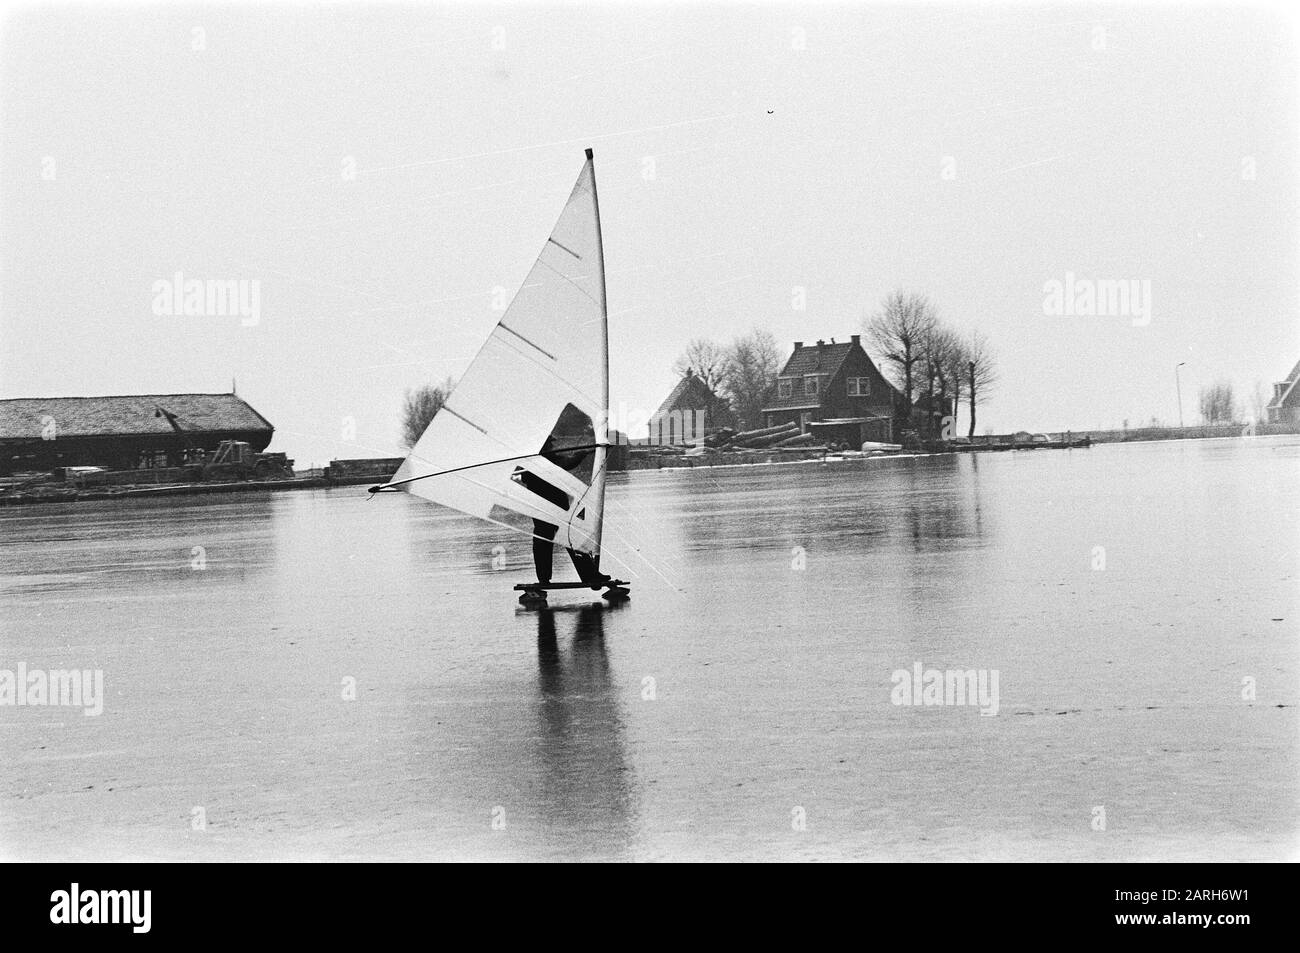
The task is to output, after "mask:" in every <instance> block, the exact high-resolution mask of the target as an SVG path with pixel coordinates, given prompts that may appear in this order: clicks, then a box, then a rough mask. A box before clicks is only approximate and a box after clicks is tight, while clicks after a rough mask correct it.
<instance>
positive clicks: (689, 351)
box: [673, 338, 727, 391]
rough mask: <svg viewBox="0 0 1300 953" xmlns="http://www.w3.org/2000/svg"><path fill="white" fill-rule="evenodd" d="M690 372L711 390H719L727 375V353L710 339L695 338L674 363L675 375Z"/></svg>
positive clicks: (680, 375)
mask: <svg viewBox="0 0 1300 953" xmlns="http://www.w3.org/2000/svg"><path fill="white" fill-rule="evenodd" d="M687 371H690V372H691V373H692V374H694V375H695V376H696V377H698V378H699V379H700V381H701V382H702V383H704V384H705V386H707V387H708V388H709V389H710V390H715V391H716V390H717V389H718V387H719V386H720V385H721V384H722V381H723V379H724V378H725V377H726V375H727V352H726V351H725V350H723V349H722V348H721V347H720V346H719V345H717V344H715V343H714V342H713V341H711V340H709V339H708V338H695V339H693V340H692V341H691V343H690V344H688V345H686V350H684V351H682V353H681V355H680V356H679V357H678V358H677V360H676V361H674V362H673V373H674V374H676V375H677V376H678V377H685V376H686V372H687Z"/></svg>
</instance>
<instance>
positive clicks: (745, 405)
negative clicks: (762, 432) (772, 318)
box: [722, 328, 781, 428]
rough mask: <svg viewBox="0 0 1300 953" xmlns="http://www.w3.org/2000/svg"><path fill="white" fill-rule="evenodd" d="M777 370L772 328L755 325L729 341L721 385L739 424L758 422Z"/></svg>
mask: <svg viewBox="0 0 1300 953" xmlns="http://www.w3.org/2000/svg"><path fill="white" fill-rule="evenodd" d="M780 370H781V351H780V350H779V348H778V347H777V343H776V338H775V337H773V336H772V332H771V331H765V330H763V329H761V328H756V329H754V330H753V331H751V332H749V334H745V335H742V336H741V337H738V338H736V340H735V341H733V342H732V344H731V347H730V348H728V350H727V367H726V374H725V377H724V379H723V382H722V388H723V391H724V392H725V394H726V396H727V398H728V399H729V400H730V402H731V409H732V411H733V412H734V413H735V415H736V417H737V418H738V419H739V421H740V425H741V426H742V427H745V428H751V427H756V426H758V425H759V418H760V416H761V414H762V410H763V404H764V403H766V402H767V401H768V399H770V397H771V396H772V391H773V390H774V389H775V387H776V375H777V374H778V373H780Z"/></svg>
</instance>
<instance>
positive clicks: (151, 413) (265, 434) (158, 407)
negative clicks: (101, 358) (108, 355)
mask: <svg viewBox="0 0 1300 953" xmlns="http://www.w3.org/2000/svg"><path fill="white" fill-rule="evenodd" d="M274 432H275V428H274V427H272V426H271V423H270V421H268V420H267V419H266V418H265V417H263V416H262V415H261V414H259V413H258V412H257V411H255V410H254V409H253V408H252V407H250V406H249V405H248V403H247V402H246V401H244V400H243V399H241V398H240V397H238V396H236V395H235V394H233V393H231V394H141V395H137V396H129V397H22V398H16V399H10V400H0V474H3V475H7V474H12V473H15V472H19V471H39V470H52V469H54V468H55V467H64V466H97V467H104V468H106V469H110V470H128V469H134V468H136V467H140V466H180V465H181V464H183V463H184V462H185V457H186V453H187V451H192V450H215V449H216V448H217V445H218V444H220V443H221V441H223V440H242V441H244V442H246V443H248V444H250V445H251V447H252V449H253V451H254V452H261V451H263V450H265V449H266V447H267V445H268V444H269V443H270V442H271V436H272V434H274Z"/></svg>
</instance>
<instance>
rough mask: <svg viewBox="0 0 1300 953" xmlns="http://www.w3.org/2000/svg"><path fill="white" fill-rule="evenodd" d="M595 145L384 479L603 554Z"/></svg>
mask: <svg viewBox="0 0 1300 953" xmlns="http://www.w3.org/2000/svg"><path fill="white" fill-rule="evenodd" d="M607 335H608V328H607V316H606V308H605V263H604V251H603V249H602V247H601V237H600V210H599V206H598V204H597V199H596V176H595V169H594V166H593V160H592V153H591V150H590V149H588V150H587V161H586V163H585V164H584V165H583V167H582V173H581V174H580V175H579V176H578V181H577V183H576V184H575V185H574V187H573V191H572V193H571V194H570V195H569V200H568V202H567V203H565V206H564V211H563V212H562V213H561V214H560V218H559V221H557V222H556V223H555V228H554V229H553V230H552V231H551V234H550V236H549V237H548V238H547V239H546V243H545V245H543V246H542V251H541V254H540V255H538V256H537V261H536V262H535V263H534V264H533V267H532V269H531V270H530V271H529V272H528V277H527V278H526V279H525V280H524V283H523V286H522V287H521V288H520V289H519V291H518V293H517V294H516V295H515V297H514V300H513V301H511V303H510V306H509V307H508V308H507V309H506V311H505V314H504V315H503V317H502V318H501V321H500V322H499V323H498V324H497V325H496V327H495V328H493V329H492V333H491V334H490V335H489V336H488V339H487V341H486V342H485V343H484V344H483V346H482V348H481V349H480V350H479V352H478V354H477V355H476V356H475V357H474V360H473V361H472V362H471V363H470V365H469V367H468V368H467V369H466V371H465V373H464V375H462V377H461V379H460V381H459V382H458V383H457V384H456V386H455V388H454V389H453V391H452V392H451V394H450V396H449V397H448V398H447V401H446V403H444V404H443V406H442V409H441V410H440V411H438V413H437V415H436V416H435V417H434V418H433V420H432V422H431V423H430V424H429V426H428V428H427V429H426V430H425V431H424V433H423V435H421V437H420V439H419V440H418V441H416V443H415V445H414V446H413V447H412V448H411V453H410V455H409V456H408V457H407V458H406V460H405V461H404V462H403V463H402V465H401V467H399V468H398V470H397V472H396V473H395V474H394V475H393V477H392V479H391V480H390V481H389V482H388V483H387V484H386V485H384V486H382V487H379V488H378V489H380V490H405V491H406V492H408V493H410V494H412V495H413V496H419V497H423V498H424V499H427V500H432V501H433V502H435V503H441V504H442V505H444V506H450V507H452V508H453V509H456V510H459V511H461V512H462V513H468V514H469V515H471V516H477V517H480V518H483V519H487V520H491V521H493V522H496V523H501V524H504V525H506V526H509V527H510V528H512V529H517V530H520V531H522V532H526V533H529V534H530V535H536V533H535V532H534V529H533V525H532V524H531V523H530V521H533V520H537V521H541V522H544V523H549V524H551V525H554V526H557V527H559V532H558V533H557V534H556V542H559V543H560V544H562V545H564V546H566V547H568V548H569V549H573V550H576V551H578V552H582V553H586V554H587V555H589V556H592V557H593V558H595V559H597V560H598V559H599V558H600V537H601V523H602V518H603V513H604V506H605V475H606V474H605V465H606V456H607V450H606V448H607V446H608V443H609V435H608V407H609V345H608V337H607Z"/></svg>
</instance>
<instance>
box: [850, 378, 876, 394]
mask: <svg viewBox="0 0 1300 953" xmlns="http://www.w3.org/2000/svg"><path fill="white" fill-rule="evenodd" d="M848 382H849V396H850V397H870V396H871V378H870V377H850V378H848Z"/></svg>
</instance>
